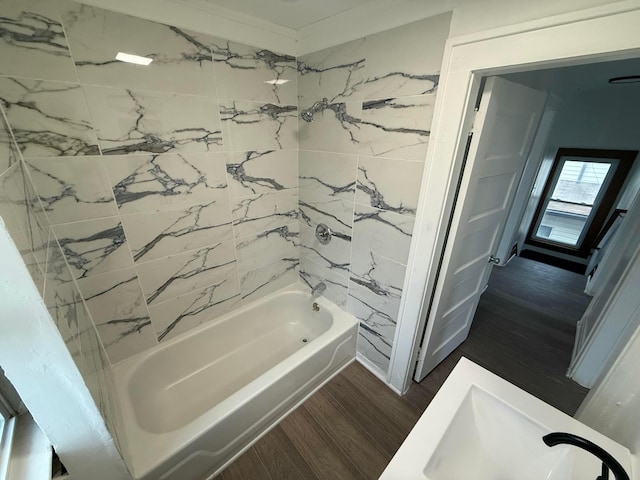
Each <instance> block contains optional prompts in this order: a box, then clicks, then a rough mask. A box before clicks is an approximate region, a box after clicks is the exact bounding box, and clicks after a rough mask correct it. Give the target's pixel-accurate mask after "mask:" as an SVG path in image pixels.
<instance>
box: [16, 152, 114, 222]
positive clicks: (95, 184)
mask: <svg viewBox="0 0 640 480" xmlns="http://www.w3.org/2000/svg"><path fill="white" fill-rule="evenodd" d="M27 164H28V167H29V172H30V175H31V179H32V180H33V183H34V186H35V188H36V191H37V192H38V196H39V197H40V200H41V202H42V204H43V206H44V209H45V211H46V213H47V218H48V219H49V222H50V223H51V224H52V225H57V224H60V223H70V222H77V221H80V220H89V219H92V218H101V217H110V216H113V215H117V213H118V209H117V208H116V202H115V200H114V199H113V193H112V192H111V186H110V185H109V179H108V178H107V174H106V173H105V171H104V169H103V168H102V165H101V160H100V157H73V158H32V159H29V160H28V161H27Z"/></svg>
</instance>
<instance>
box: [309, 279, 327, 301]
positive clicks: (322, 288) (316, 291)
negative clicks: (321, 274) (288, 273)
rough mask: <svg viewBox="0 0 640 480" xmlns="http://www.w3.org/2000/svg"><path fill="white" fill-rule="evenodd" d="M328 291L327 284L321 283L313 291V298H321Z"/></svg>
mask: <svg viewBox="0 0 640 480" xmlns="http://www.w3.org/2000/svg"><path fill="white" fill-rule="evenodd" d="M326 289H327V286H326V285H325V283H324V282H320V283H319V284H317V285H316V286H315V287H313V288H312V289H311V296H312V297H314V298H315V297H319V296H320V295H322V294H323V293H324V291H325V290H326Z"/></svg>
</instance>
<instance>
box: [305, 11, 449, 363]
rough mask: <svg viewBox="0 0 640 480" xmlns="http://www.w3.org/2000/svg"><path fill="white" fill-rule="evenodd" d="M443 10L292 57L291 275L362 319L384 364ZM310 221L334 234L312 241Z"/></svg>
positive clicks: (364, 340) (367, 339) (444, 26)
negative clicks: (295, 255)
mask: <svg viewBox="0 0 640 480" xmlns="http://www.w3.org/2000/svg"><path fill="white" fill-rule="evenodd" d="M449 23H450V14H443V15H438V16H435V17H431V18H428V19H426V20H421V21H419V22H416V23H413V24H410V25H405V26H402V27H398V28H395V29H393V30H389V31H386V32H382V33H379V34H375V35H372V36H370V37H366V38H363V39H360V40H356V41H352V42H349V43H346V44H343V45H339V46H337V47H333V48H329V49H327V50H323V51H320V52H315V53H311V54H309V55H305V56H304V57H301V58H299V59H298V106H299V109H300V110H302V109H305V108H308V107H310V106H311V105H312V104H313V103H314V102H316V101H318V100H321V99H322V98H326V99H327V101H328V102H329V108H328V109H326V110H324V111H323V112H321V113H316V114H315V118H314V121H313V122H312V123H305V122H303V121H300V123H299V142H300V143H299V148H300V150H299V188H300V195H299V205H300V242H301V250H300V277H301V279H302V281H303V282H305V283H307V284H308V285H315V284H316V283H317V282H319V281H324V282H325V283H326V284H327V287H328V288H327V291H326V292H325V296H326V297H328V298H329V299H331V300H332V301H334V302H335V303H336V304H338V305H340V306H341V307H343V308H345V309H346V310H348V311H349V312H351V313H352V314H354V315H355V316H356V317H357V318H358V319H359V320H360V329H359V338H358V353H359V354H360V355H361V356H363V357H364V358H366V360H367V361H368V362H369V363H370V364H371V365H373V366H375V367H377V368H379V369H380V371H381V372H382V373H383V374H386V372H387V370H388V367H389V360H390V357H391V351H392V348H393V341H394V334H395V327H396V322H397V318H398V310H399V307H400V299H401V298H402V288H403V282H404V276H405V271H406V264H407V257H408V254H409V246H410V242H411V236H412V233H413V227H414V220H415V215H416V208H417V205H418V195H419V190H420V183H421V179H422V173H423V170H424V160H425V156H426V150H427V145H428V143H429V132H430V127H431V117H432V114H433V106H434V103H435V99H436V95H437V91H438V80H439V70H440V64H441V62H442V56H443V53H444V45H445V40H446V38H447V37H448V32H449ZM318 223H325V224H327V225H328V226H329V227H330V228H331V229H332V230H333V231H334V233H335V235H334V237H333V239H332V241H331V243H329V244H328V245H322V244H320V242H318V241H317V240H316V239H315V236H314V230H315V227H316V225H317V224H318Z"/></svg>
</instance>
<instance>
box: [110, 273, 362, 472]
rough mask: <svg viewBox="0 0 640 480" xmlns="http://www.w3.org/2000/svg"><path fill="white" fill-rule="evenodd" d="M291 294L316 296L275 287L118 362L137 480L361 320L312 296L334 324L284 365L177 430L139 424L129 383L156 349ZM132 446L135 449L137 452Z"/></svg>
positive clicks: (128, 456) (121, 421)
mask: <svg viewBox="0 0 640 480" xmlns="http://www.w3.org/2000/svg"><path fill="white" fill-rule="evenodd" d="M286 293H295V294H302V295H304V296H306V297H307V298H308V300H309V302H310V305H311V303H312V297H311V295H310V292H309V289H308V288H307V287H306V286H305V285H304V284H302V283H300V282H297V283H293V284H290V285H288V286H286V287H283V288H281V289H279V290H276V291H274V292H272V293H270V294H268V295H266V296H264V297H262V298H260V299H257V300H255V301H252V302H249V303H247V304H246V305H242V306H241V307H240V308H238V309H236V310H232V311H230V312H227V313H225V314H224V315H222V316H221V317H219V318H217V319H215V320H214V321H210V322H205V323H204V324H202V325H198V326H197V327H195V328H193V329H191V330H188V331H186V332H183V333H181V334H180V335H178V336H176V337H175V338H172V339H170V340H168V341H167V342H164V343H163V344H159V345H156V346H155V347H153V348H151V349H149V350H146V351H144V352H141V353H139V354H136V355H134V356H132V357H130V358H128V359H126V360H124V361H122V362H119V363H118V364H116V365H115V366H114V367H113V374H114V380H115V386H116V396H117V399H118V402H117V404H118V408H117V409H116V413H117V415H116V417H117V418H116V425H117V427H116V428H117V432H118V437H119V439H120V444H121V445H122V450H123V451H122V452H121V454H122V455H123V457H124V459H125V463H126V464H127V466H128V468H129V470H130V472H131V474H132V476H133V477H134V478H136V479H137V478H141V477H143V476H145V475H148V474H149V473H150V472H152V471H153V470H154V469H155V468H157V467H159V466H160V465H161V464H162V463H163V462H164V461H165V460H166V458H167V457H169V456H170V455H172V454H174V453H175V452H178V451H180V450H181V449H183V448H185V447H186V446H188V445H189V444H190V442H191V441H192V440H193V439H194V438H197V437H199V436H200V435H203V434H205V433H206V432H207V431H208V430H210V429H211V428H212V426H214V425H216V424H217V423H218V422H220V421H221V420H223V419H225V418H226V417H227V416H229V415H232V414H233V413H235V412H236V411H237V410H240V409H241V408H243V407H244V405H245V404H247V403H248V402H249V401H251V400H252V399H253V398H255V397H256V396H258V395H260V394H261V393H262V392H263V391H264V390H265V389H267V388H268V387H269V386H270V385H271V384H272V383H274V382H276V381H278V380H280V379H282V378H283V377H285V376H286V375H287V374H290V373H291V372H292V371H293V369H294V368H295V367H296V366H298V365H300V364H302V363H303V362H304V361H305V360H307V359H308V358H310V357H312V356H313V355H314V354H316V353H318V352H319V351H320V350H322V349H323V348H325V347H326V346H327V345H328V343H330V341H331V340H333V339H337V338H340V337H341V336H343V335H345V334H347V333H348V332H349V330H350V329H352V328H353V327H356V328H357V324H358V320H357V319H356V318H355V316H353V315H351V314H350V313H348V312H346V311H344V310H342V309H341V308H340V307H338V306H337V305H335V304H334V303H332V302H330V301H329V300H327V299H326V298H324V297H319V298H315V299H313V301H314V302H317V303H318V304H319V305H320V307H321V308H324V309H327V310H328V311H329V313H330V314H331V317H332V324H331V325H330V327H329V329H328V330H327V331H325V332H323V333H322V334H320V335H319V336H318V337H317V338H316V339H314V340H313V341H311V342H309V344H307V345H305V346H304V347H303V348H301V349H300V350H298V351H296V352H294V353H293V354H292V355H290V356H289V357H287V359H286V360H285V361H284V362H280V363H279V364H277V365H275V366H273V367H272V368H270V369H269V370H267V371H265V372H264V373H263V374H261V375H260V376H259V377H258V378H256V379H254V380H253V381H251V382H249V383H248V384H247V385H244V386H243V387H242V388H240V389H239V390H237V391H236V392H234V393H233V394H231V395H230V396H229V397H227V398H226V399H225V400H223V401H222V402H220V403H219V404H217V405H215V406H213V407H212V408H210V409H209V410H207V411H205V412H204V413H203V414H201V415H199V416H198V417H196V418H194V419H193V420H192V421H190V422H188V423H186V424H185V425H183V426H182V427H180V428H178V429H175V430H172V431H169V432H161V433H154V432H148V431H146V430H144V429H143V428H142V427H141V426H140V425H139V424H138V422H137V419H136V416H135V412H134V410H133V405H132V404H131V401H130V399H129V398H127V397H128V392H127V390H128V388H129V382H130V380H131V377H132V376H133V374H134V373H135V371H136V367H137V366H138V365H140V364H141V363H142V362H144V361H146V360H147V359H148V358H149V357H150V356H152V355H153V354H154V353H155V352H157V351H160V350H163V349H166V348H170V347H171V346H172V345H174V344H175V343H179V342H181V341H183V340H186V339H188V338H189V337H191V336H192V335H198V334H199V333H201V332H203V331H204V330H207V329H209V328H214V327H215V326H217V325H219V324H221V323H223V322H224V321H227V320H229V319H231V318H233V317H235V316H237V315H242V314H244V313H246V312H247V311H249V310H251V309H253V308H256V307H259V306H260V305H261V304H263V303H266V302H268V301H270V300H273V299H274V298H276V297H278V296H280V295H282V294H286ZM353 360H355V356H354V358H353V359H351V360H350V361H349V362H347V363H345V365H343V366H340V367H339V368H338V369H337V370H336V372H335V373H333V374H331V375H329V377H328V379H325V380H322V381H321V382H320V386H322V385H324V384H326V382H327V381H328V380H329V379H330V378H333V377H334V376H335V375H336V374H337V373H339V372H340V371H341V370H342V369H343V368H345V367H346V365H348V364H350V363H351V362H352V361H353ZM283 363H284V364H285V365H286V367H285V368H282V364H283ZM318 388H320V387H317V388H314V389H313V392H315V391H317V389H318ZM310 395H311V394H305V395H304V396H303V400H301V401H300V402H298V403H296V404H295V406H294V407H293V408H290V409H287V410H286V412H285V413H284V414H283V415H282V416H280V417H279V418H278V420H277V421H275V422H274V423H273V425H272V426H270V427H269V430H270V429H271V428H273V426H275V425H277V424H278V423H279V422H280V421H281V420H282V419H283V418H285V417H286V416H287V415H288V414H289V413H290V412H291V411H293V409H294V408H297V407H298V406H299V405H300V404H301V403H302V402H303V401H304V400H306V399H307V398H308V397H309V396H310ZM131 424H133V425H131ZM265 433H266V432H265ZM263 435H264V434H260V435H259V436H258V437H262V436H263ZM144 440H148V441H149V443H147V442H144V443H143V445H144V446H143V448H140V447H139V446H134V447H132V444H134V445H137V444H138V443H140V441H144ZM249 443H250V444H253V443H255V442H254V441H251V442H249ZM133 450H135V451H136V452H135V453H136V454H135V455H134V452H133ZM241 450H242V451H245V450H246V449H245V448H244V447H243V448H242V449H241ZM235 458H237V455H234V456H233V459H235ZM229 463H230V461H229V462H226V463H225V464H224V467H225V468H226V466H227V465H228V464H229ZM221 470H222V468H220V469H218V470H217V472H219V471H221Z"/></svg>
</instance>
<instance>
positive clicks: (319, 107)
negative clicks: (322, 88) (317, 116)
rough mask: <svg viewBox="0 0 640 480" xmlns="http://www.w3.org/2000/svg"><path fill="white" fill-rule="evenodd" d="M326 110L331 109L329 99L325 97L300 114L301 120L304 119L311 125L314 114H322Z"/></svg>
mask: <svg viewBox="0 0 640 480" xmlns="http://www.w3.org/2000/svg"><path fill="white" fill-rule="evenodd" d="M326 108H329V100H327V98H326V97H325V98H323V99H322V100H319V101H317V102H316V103H314V104H313V105H311V106H310V107H309V108H307V109H305V110H303V111H302V112H300V118H302V119H303V120H304V121H305V122H308V123H311V122H313V114H314V113H317V112H321V111H323V110H324V109H326Z"/></svg>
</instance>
